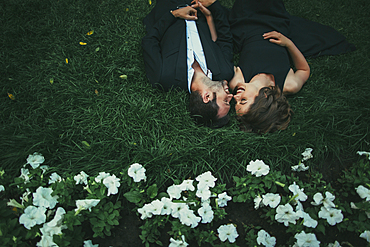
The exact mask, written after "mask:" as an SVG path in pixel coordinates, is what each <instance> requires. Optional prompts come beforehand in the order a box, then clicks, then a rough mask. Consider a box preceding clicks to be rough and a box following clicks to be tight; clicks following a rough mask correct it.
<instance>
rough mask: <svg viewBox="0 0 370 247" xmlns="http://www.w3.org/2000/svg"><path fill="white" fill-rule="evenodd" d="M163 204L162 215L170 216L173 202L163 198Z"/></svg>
mask: <svg viewBox="0 0 370 247" xmlns="http://www.w3.org/2000/svg"><path fill="white" fill-rule="evenodd" d="M161 202H162V203H163V208H162V215H170V214H171V212H172V205H173V202H172V201H171V199H169V198H167V197H162V199H161Z"/></svg>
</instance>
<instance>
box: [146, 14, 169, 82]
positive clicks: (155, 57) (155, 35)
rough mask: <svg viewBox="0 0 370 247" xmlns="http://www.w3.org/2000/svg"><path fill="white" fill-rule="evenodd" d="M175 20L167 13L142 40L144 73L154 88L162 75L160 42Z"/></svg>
mask: <svg viewBox="0 0 370 247" xmlns="http://www.w3.org/2000/svg"><path fill="white" fill-rule="evenodd" d="M175 21H176V18H175V17H174V16H173V15H172V14H171V13H170V12H169V11H168V12H167V13H165V14H164V15H163V16H162V18H161V19H160V20H158V21H157V22H156V24H155V25H154V26H153V28H151V29H150V30H148V32H147V34H146V35H145V36H144V38H143V39H142V43H141V45H142V48H143V56H144V64H145V71H146V75H147V78H148V80H149V82H150V83H151V84H152V85H153V86H155V85H156V84H157V83H159V82H160V78H161V74H162V50H161V46H160V42H161V40H162V37H163V35H164V34H165V32H166V30H167V29H168V27H170V26H171V25H172V24H173V23H174V22H175Z"/></svg>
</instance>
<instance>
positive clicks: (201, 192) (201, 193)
mask: <svg viewBox="0 0 370 247" xmlns="http://www.w3.org/2000/svg"><path fill="white" fill-rule="evenodd" d="M195 195H196V196H197V197H199V198H201V199H202V201H206V200H208V199H209V198H210V197H211V191H210V190H209V187H208V186H206V184H200V183H199V184H198V189H197V192H196V193H195Z"/></svg>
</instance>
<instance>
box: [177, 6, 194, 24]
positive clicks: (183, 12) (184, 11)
mask: <svg viewBox="0 0 370 247" xmlns="http://www.w3.org/2000/svg"><path fill="white" fill-rule="evenodd" d="M171 13H172V15H173V16H174V17H176V18H181V19H184V20H191V21H194V20H197V19H198V17H197V10H196V9H194V8H193V7H191V6H187V7H184V8H181V9H176V10H173V11H171Z"/></svg>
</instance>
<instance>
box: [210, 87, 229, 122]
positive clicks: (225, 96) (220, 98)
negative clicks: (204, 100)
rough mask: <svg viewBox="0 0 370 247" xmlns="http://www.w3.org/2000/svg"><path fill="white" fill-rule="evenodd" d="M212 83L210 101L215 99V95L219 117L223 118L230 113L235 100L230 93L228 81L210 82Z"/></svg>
mask: <svg viewBox="0 0 370 247" xmlns="http://www.w3.org/2000/svg"><path fill="white" fill-rule="evenodd" d="M210 82H212V84H211V85H209V88H210V90H211V91H212V96H211V98H210V100H213V99H214V98H213V97H214V94H215V96H216V103H217V105H218V107H219V108H218V113H217V117H218V118H223V117H225V116H226V115H227V114H228V113H229V110H230V101H231V99H232V98H233V95H232V94H231V93H230V92H229V87H228V85H227V81H210ZM210 82H209V83H210Z"/></svg>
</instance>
